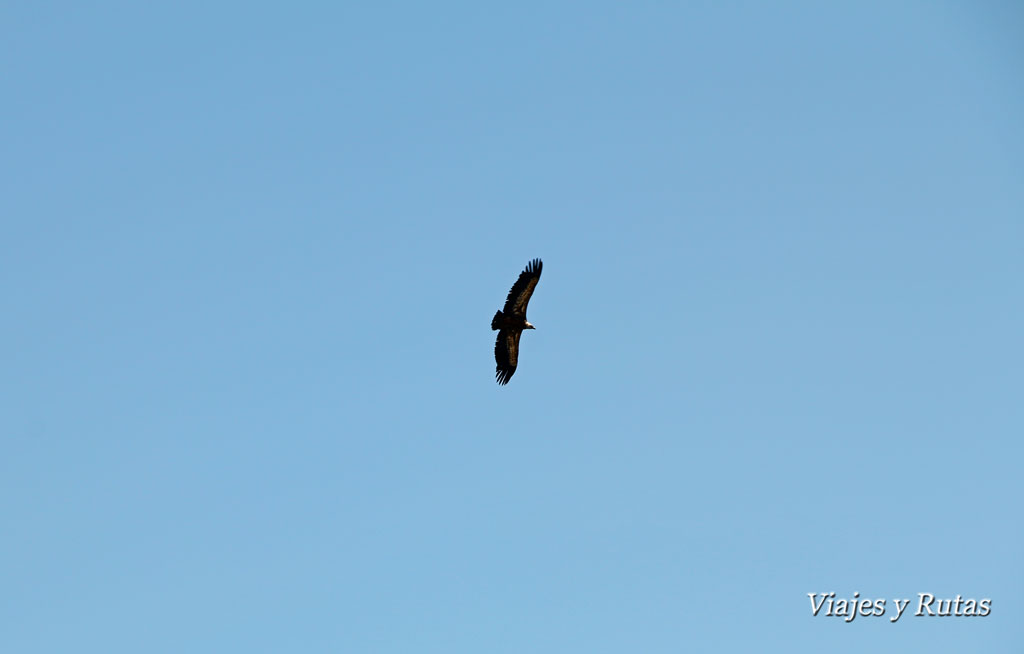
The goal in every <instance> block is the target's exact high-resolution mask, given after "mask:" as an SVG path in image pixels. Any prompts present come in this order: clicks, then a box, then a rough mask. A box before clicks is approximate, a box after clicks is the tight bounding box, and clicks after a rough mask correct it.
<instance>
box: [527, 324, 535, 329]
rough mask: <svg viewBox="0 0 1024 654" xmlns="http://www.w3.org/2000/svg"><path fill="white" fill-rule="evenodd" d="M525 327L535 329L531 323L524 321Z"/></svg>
mask: <svg viewBox="0 0 1024 654" xmlns="http://www.w3.org/2000/svg"><path fill="white" fill-rule="evenodd" d="M526 328H527V329H537V328H536V327H534V326H533V325H531V324H530V323H526Z"/></svg>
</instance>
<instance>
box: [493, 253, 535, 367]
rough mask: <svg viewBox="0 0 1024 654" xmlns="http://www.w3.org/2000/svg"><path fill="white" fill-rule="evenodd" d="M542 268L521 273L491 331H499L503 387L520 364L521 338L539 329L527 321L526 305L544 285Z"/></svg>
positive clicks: (496, 347)
mask: <svg viewBox="0 0 1024 654" xmlns="http://www.w3.org/2000/svg"><path fill="white" fill-rule="evenodd" d="M542 267H543V264H542V263H541V261H540V259H534V260H533V261H531V262H530V263H528V264H526V269H525V270H523V272H521V273H519V279H517V280H516V283H515V284H513V285H512V290H510V291H509V292H508V297H507V298H506V299H505V308H504V309H502V310H501V311H499V312H498V313H496V314H494V318H492V319H491V329H496V330H498V340H497V341H496V342H495V343H494V361H495V362H496V363H497V364H498V367H497V372H496V373H495V375H494V376H495V378H496V379H497V380H498V383H499V384H503V385H504V384H507V383H508V380H510V379H512V375H514V374H515V372H516V366H517V365H518V364H519V337H520V336H522V335H523V330H524V329H536V327H534V326H533V325H531V324H530V323H529V322H527V320H526V305H527V304H529V302H530V296H531V295H533V289H535V288H537V282H538V281H540V271H541V268H542Z"/></svg>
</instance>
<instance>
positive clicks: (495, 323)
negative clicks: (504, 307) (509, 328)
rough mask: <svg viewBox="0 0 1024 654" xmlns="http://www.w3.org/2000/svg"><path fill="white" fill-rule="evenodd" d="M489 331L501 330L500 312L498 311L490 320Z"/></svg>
mask: <svg viewBox="0 0 1024 654" xmlns="http://www.w3.org/2000/svg"><path fill="white" fill-rule="evenodd" d="M491 329H501V312H500V311H499V312H497V313H495V314H494V317H493V318H491Z"/></svg>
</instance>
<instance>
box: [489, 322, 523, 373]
mask: <svg viewBox="0 0 1024 654" xmlns="http://www.w3.org/2000/svg"><path fill="white" fill-rule="evenodd" d="M522 334H523V332H521V331H519V330H515V331H513V330H509V329H502V330H501V331H499V332H498V340H497V341H495V343H494V361H495V363H497V364H498V367H497V370H496V372H495V374H494V377H495V379H497V380H498V383H499V384H507V383H508V380H510V379H512V375H513V374H514V373H515V371H516V365H517V364H518V363H519V337H520V336H522Z"/></svg>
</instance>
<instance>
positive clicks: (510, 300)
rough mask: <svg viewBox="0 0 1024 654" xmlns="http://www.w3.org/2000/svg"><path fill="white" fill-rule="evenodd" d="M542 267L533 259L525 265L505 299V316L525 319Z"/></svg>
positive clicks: (541, 264)
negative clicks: (527, 306)
mask: <svg viewBox="0 0 1024 654" xmlns="http://www.w3.org/2000/svg"><path fill="white" fill-rule="evenodd" d="M543 267H544V264H543V263H541V260H540V259H534V260H533V261H531V262H530V263H528V264H526V270H524V271H523V272H521V273H519V279H517V280H516V283H515V284H513V285H512V290H510V291H509V292H508V297H507V298H506V299H505V308H504V312H505V313H506V314H510V315H514V316H520V317H522V318H524V319H525V318H526V305H527V304H528V303H529V302H530V296H531V295H533V289H535V288H536V287H537V282H538V281H540V271H541V268H543ZM509 376H511V375H509Z"/></svg>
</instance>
